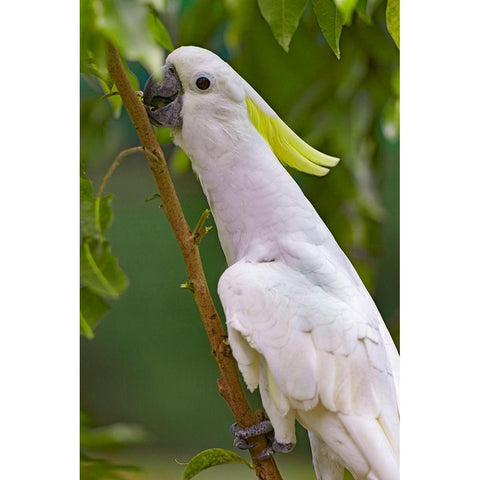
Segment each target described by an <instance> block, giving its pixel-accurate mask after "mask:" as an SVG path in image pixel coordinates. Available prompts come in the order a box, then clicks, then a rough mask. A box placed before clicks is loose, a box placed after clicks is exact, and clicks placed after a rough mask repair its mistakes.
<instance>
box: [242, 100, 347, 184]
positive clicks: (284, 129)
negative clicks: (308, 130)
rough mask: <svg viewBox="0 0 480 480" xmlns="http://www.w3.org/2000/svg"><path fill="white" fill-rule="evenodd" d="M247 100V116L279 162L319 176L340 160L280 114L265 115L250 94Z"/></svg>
mask: <svg viewBox="0 0 480 480" xmlns="http://www.w3.org/2000/svg"><path fill="white" fill-rule="evenodd" d="M246 102H247V109H248V114H249V115H250V120H251V121H252V123H253V124H254V125H255V128H256V129H257V130H258V131H259V133H260V134H261V135H262V137H263V138H264V139H265V140H266V141H267V143H268V144H269V145H270V148H271V149H272V151H273V153H274V154H275V156H276V157H277V158H278V159H279V160H280V161H281V162H282V163H284V164H286V165H289V166H291V167H293V168H296V169H297V170H300V171H301V172H305V173H309V174H311V175H317V176H319V177H321V176H323V175H326V174H327V173H328V172H329V171H330V169H329V168H326V167H334V166H335V165H336V164H337V163H338V162H339V161H340V159H339V158H336V157H331V156H330V155H326V154H325V153H321V152H319V151H318V150H315V149H314V148H312V147H311V146H310V145H308V144H307V143H305V142H304V141H303V140H302V139H301V138H300V137H299V136H298V135H297V134H296V133H295V132H294V131H293V130H292V129H291V128H289V127H288V125H287V124H286V123H285V122H283V121H282V119H281V118H280V117H278V116H275V117H272V116H270V115H268V114H267V113H265V112H264V111H263V109H261V108H260V107H259V106H257V104H256V103H255V102H254V101H253V100H252V99H251V98H250V97H248V96H247V97H246ZM272 112H273V111H272Z"/></svg>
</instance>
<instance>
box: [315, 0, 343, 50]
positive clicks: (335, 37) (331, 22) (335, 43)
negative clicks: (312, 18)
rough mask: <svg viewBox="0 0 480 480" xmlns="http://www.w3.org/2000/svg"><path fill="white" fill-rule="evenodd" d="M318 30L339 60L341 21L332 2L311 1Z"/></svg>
mask: <svg viewBox="0 0 480 480" xmlns="http://www.w3.org/2000/svg"><path fill="white" fill-rule="evenodd" d="M312 2H313V11H314V12H315V15H316V16H317V21H318V24H319V25H320V30H321V31H322V34H323V36H324V37H325V40H326V41H327V43H328V45H329V46H330V48H331V49H332V50H333V53H334V54H335V55H336V56H337V58H338V59H340V35H341V34H342V28H343V19H342V15H341V14H340V12H339V11H338V9H337V7H336V6H335V3H334V1H333V0H312Z"/></svg>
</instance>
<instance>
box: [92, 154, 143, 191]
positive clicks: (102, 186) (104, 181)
mask: <svg viewBox="0 0 480 480" xmlns="http://www.w3.org/2000/svg"><path fill="white" fill-rule="evenodd" d="M141 152H145V150H144V149H143V147H132V148H127V149H126V150H123V151H121V152H120V153H119V154H118V155H117V156H116V158H115V160H114V161H113V163H112V164H111V165H110V168H109V169H108V172H107V173H106V174H105V176H104V177H103V179H102V183H101V184H100V188H99V189H98V192H97V197H101V196H102V193H103V191H104V190H105V186H106V185H107V182H108V180H109V178H110V177H111V176H112V174H113V172H114V171H115V169H116V168H117V167H118V166H119V165H120V162H121V161H122V160H123V159H124V158H125V157H127V156H128V155H132V154H133V153H141ZM145 153H148V152H145Z"/></svg>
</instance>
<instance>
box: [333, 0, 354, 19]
mask: <svg viewBox="0 0 480 480" xmlns="http://www.w3.org/2000/svg"><path fill="white" fill-rule="evenodd" d="M357 3H358V0H335V5H336V6H337V8H338V10H339V12H340V13H341V15H342V18H343V24H346V23H350V20H351V19H352V13H353V11H354V10H355V7H356V5H357Z"/></svg>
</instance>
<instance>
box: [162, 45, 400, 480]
mask: <svg viewBox="0 0 480 480" xmlns="http://www.w3.org/2000/svg"><path fill="white" fill-rule="evenodd" d="M167 62H168V63H170V64H172V65H174V67H175V69H176V72H177V74H178V76H179V78H180V80H181V82H182V85H183V89H184V92H183V106H182V122H183V125H182V127H181V128H176V129H175V130H174V139H175V142H176V143H177V144H178V145H179V146H180V147H181V148H182V149H183V150H185V152H186V153H187V154H188V156H189V157H190V158H191V160H192V165H193V168H194V170H195V172H196V173H197V175H198V177H199V179H200V182H201V184H202V187H203V190H204V192H205V194H206V196H207V198H208V202H209V204H210V207H211V209H212V212H213V215H214V218H215V222H216V225H217V228H218V234H219V237H220V241H221V244H222V247H223V250H224V252H225V255H226V258H227V262H228V265H229V268H228V269H227V270H226V271H225V272H224V274H223V275H222V277H221V279H220V281H219V286H218V291H219V294H220V298H221V301H222V304H223V307H224V309H225V313H226V318H227V326H228V335H229V340H230V344H231V347H232V350H233V354H234V356H235V358H236V359H237V361H238V364H239V368H240V370H241V372H242V374H243V377H244V379H245V382H246V384H247V386H248V388H249V389H250V390H254V389H255V388H257V387H259V388H260V392H261V396H262V401H263V404H264V407H265V410H266V412H267V414H268V417H269V418H270V420H271V422H272V425H273V427H274V429H275V439H276V440H277V441H278V442H281V443H294V442H295V430H294V423H295V419H296V420H298V421H299V422H300V423H301V424H302V425H303V426H304V427H305V428H306V429H307V430H308V431H309V436H310V441H311V445H312V452H313V461H314V466H315V470H316V474H317V478H318V479H323V480H341V479H342V478H343V467H346V468H348V469H349V470H350V471H351V473H352V474H353V475H354V477H355V478H356V479H368V480H375V479H376V480H396V479H398V478H399V466H398V461H399V414H398V402H397V399H398V353H397V351H396V348H395V346H394V344H393V342H392V339H391V337H390V334H389V333H388V331H387V329H386V327H385V324H384V323H383V320H382V318H381V316H380V314H379V313H378V310H377V308H376V306H375V304H374V302H373V301H372V299H371V297H370V295H369V294H368V292H367V290H366V289H365V287H364V285H363V284H362V282H361V280H360V279H359V277H358V275H357V273H356V272H355V270H354V269H353V267H352V265H351V264H350V262H349V260H348V259H347V257H346V256H345V255H344V253H343V252H342V251H341V249H340V248H339V247H338V245H337V243H336V241H335V239H334V238H333V236H332V235H331V233H330V232H329V231H328V229H327V227H326V226H325V224H324V223H323V221H322V220H321V219H320V217H319V216H318V214H317V213H316V211H315V210H314V208H313V207H312V205H311V204H310V202H309V201H308V200H307V199H306V198H305V196H304V195H303V193H302V192H301V190H300V188H299V187H298V185H297V184H296V183H295V181H294V180H293V179H292V178H291V176H290V175H289V174H288V172H287V171H286V170H285V169H284V167H283V166H282V165H281V163H280V162H279V161H278V159H277V158H276V156H275V155H274V153H273V151H272V148H273V147H272V146H271V145H269V143H268V142H267V141H266V140H265V138H264V137H265V135H262V134H261V133H260V132H259V131H258V130H257V128H256V127H255V125H254V124H253V123H252V119H251V118H250V116H249V113H248V110H247V104H246V99H247V98H248V99H250V100H251V101H253V102H254V103H255V105H256V107H258V108H259V109H260V110H261V111H262V112H264V114H266V115H268V116H269V117H272V118H278V117H276V114H275V113H274V112H273V110H271V109H270V107H268V105H267V104H266V103H265V102H264V101H263V100H262V99H261V97H260V96H259V95H258V94H257V93H256V92H255V91H254V90H253V89H252V88H251V87H250V86H249V85H248V84H247V83H246V82H245V81H244V80H243V79H242V78H241V77H240V76H239V75H238V74H237V73H236V72H235V71H234V70H233V69H231V67H230V66H228V65H227V64H226V63H224V62H223V61H222V60H221V59H219V58H218V57H217V56H216V55H214V54H212V53H211V52H208V51H206V50H203V49H200V48H197V47H182V48H179V49H178V50H176V51H174V52H173V53H171V54H170V55H169V57H168V58H167ZM198 72H205V73H206V74H207V75H208V78H209V79H210V80H212V82H211V83H212V86H211V88H210V89H209V90H208V91H205V92H203V91H199V90H198V89H197V88H195V85H194V84H192V78H197V77H198ZM282 160H284V161H285V159H282ZM329 166H331V165H329ZM319 188H321V182H320V181H319Z"/></svg>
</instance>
